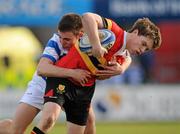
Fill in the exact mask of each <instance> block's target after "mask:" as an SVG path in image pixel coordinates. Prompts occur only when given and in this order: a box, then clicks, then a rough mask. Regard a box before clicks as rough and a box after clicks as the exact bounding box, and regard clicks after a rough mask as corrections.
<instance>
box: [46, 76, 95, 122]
mask: <svg viewBox="0 0 180 134" xmlns="http://www.w3.org/2000/svg"><path fill="white" fill-rule="evenodd" d="M94 90H95V84H94V85H93V86H85V87H81V86H77V85H75V84H74V83H72V82H71V81H70V80H68V79H65V78H54V77H49V78H47V85H46V91H45V96H44V101H45V102H44V103H46V102H55V103H57V104H59V105H60V106H62V107H63V108H64V110H65V113H66V118H67V121H69V122H72V123H75V124H78V125H86V121H87V117H88V114H89V107H90V103H91V99H92V97H93V94H94Z"/></svg>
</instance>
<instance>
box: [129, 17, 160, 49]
mask: <svg viewBox="0 0 180 134" xmlns="http://www.w3.org/2000/svg"><path fill="white" fill-rule="evenodd" d="M136 29H137V30H138V35H142V36H145V37H149V38H150V39H152V40H153V49H157V48H159V47H160V46H161V42H162V40H161V33H160V29H159V28H158V27H157V26H156V25H155V24H154V23H153V22H151V21H150V20H149V19H148V18H142V19H138V20H137V21H136V22H135V23H134V25H133V26H132V28H131V29H130V30H129V32H130V33H131V32H133V31H134V30H136Z"/></svg>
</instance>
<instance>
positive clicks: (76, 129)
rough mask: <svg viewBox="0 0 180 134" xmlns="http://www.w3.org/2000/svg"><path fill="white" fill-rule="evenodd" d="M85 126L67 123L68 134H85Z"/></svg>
mask: <svg viewBox="0 0 180 134" xmlns="http://www.w3.org/2000/svg"><path fill="white" fill-rule="evenodd" d="M84 130H85V125H83V126H82V125H77V124H74V123H72V122H69V121H67V134H84Z"/></svg>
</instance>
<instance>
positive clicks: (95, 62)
mask: <svg viewBox="0 0 180 134" xmlns="http://www.w3.org/2000/svg"><path fill="white" fill-rule="evenodd" d="M89 59H90V60H91V62H92V63H93V65H94V66H95V67H96V68H97V69H99V70H103V68H102V67H99V66H98V65H99V64H101V63H100V62H99V61H98V60H97V59H96V58H95V57H94V56H89Z"/></svg>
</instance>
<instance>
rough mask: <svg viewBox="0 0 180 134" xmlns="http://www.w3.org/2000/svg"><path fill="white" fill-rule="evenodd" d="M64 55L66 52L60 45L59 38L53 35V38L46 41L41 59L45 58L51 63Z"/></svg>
mask: <svg viewBox="0 0 180 134" xmlns="http://www.w3.org/2000/svg"><path fill="white" fill-rule="evenodd" d="M66 53H67V51H66V50H64V49H63V47H62V44H61V43H60V39H59V36H58V35H57V34H54V35H53V37H52V38H51V39H50V40H49V41H48V43H47V45H46V47H45V49H44V52H43V55H42V57H47V58H49V59H50V60H52V61H53V62H56V61H57V60H58V59H59V56H62V55H64V54H66Z"/></svg>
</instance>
